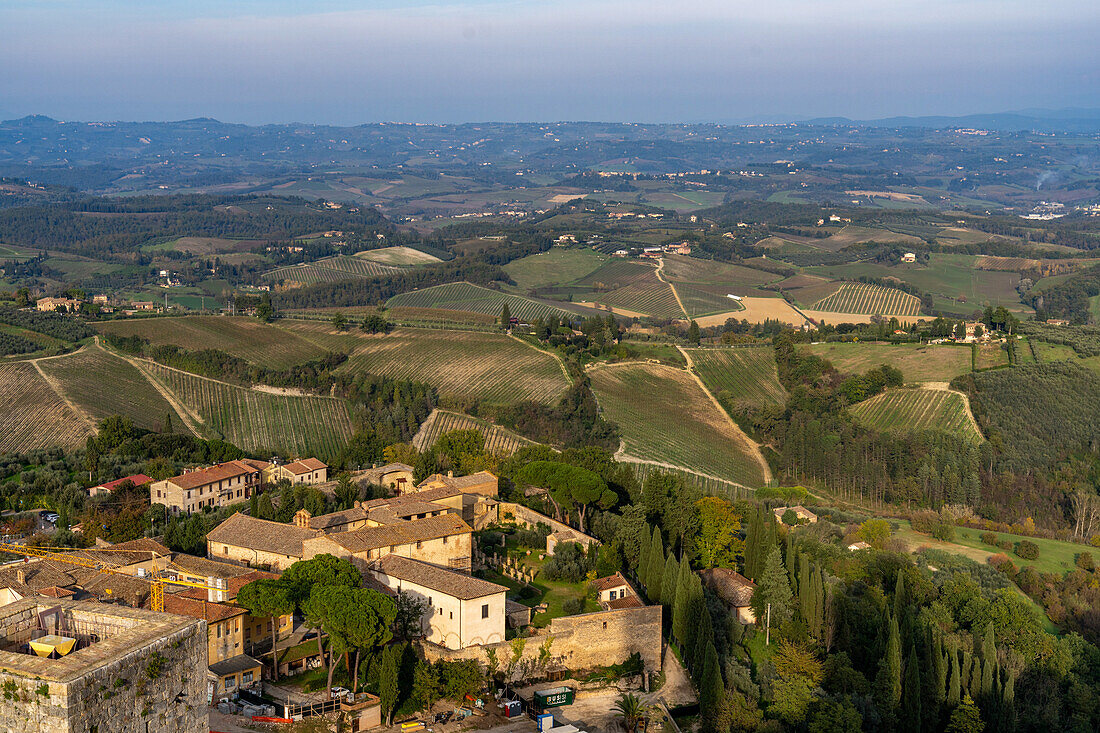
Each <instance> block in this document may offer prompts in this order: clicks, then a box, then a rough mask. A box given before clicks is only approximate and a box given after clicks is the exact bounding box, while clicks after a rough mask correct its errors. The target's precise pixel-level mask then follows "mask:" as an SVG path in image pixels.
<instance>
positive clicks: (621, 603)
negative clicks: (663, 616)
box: [607, 594, 645, 611]
mask: <svg viewBox="0 0 1100 733" xmlns="http://www.w3.org/2000/svg"><path fill="white" fill-rule="evenodd" d="M644 605H645V604H644V603H642V600H641V599H640V598H638V596H636V595H634V594H631V595H629V596H623V597H622V598H616V599H615V600H613V601H608V602H607V608H608V610H611V611H614V610H616V609H619V608H641V607H642V606H644Z"/></svg>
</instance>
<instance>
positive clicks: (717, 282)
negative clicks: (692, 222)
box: [661, 255, 782, 298]
mask: <svg viewBox="0 0 1100 733" xmlns="http://www.w3.org/2000/svg"><path fill="white" fill-rule="evenodd" d="M661 274H662V275H663V276H664V278H665V279H666V280H669V281H671V282H673V283H675V284H676V285H677V289H679V286H680V285H681V284H682V285H686V286H689V287H692V288H695V289H698V290H702V291H706V292H710V293H713V294H714V295H717V296H720V297H722V298H725V296H726V294H727V293H732V294H734V295H740V296H745V295H769V293H768V291H766V290H760V289H759V288H760V286H762V285H767V284H769V283H774V282H777V281H779V280H781V279H782V276H781V275H776V274H774V273H771V272H765V271H764V270H757V269H754V268H751V267H744V266H742V265H734V264H730V263H727V262H716V261H714V260H703V259H699V258H698V257H685V256H683V255H667V256H665V258H664V267H663V268H662V270H661ZM680 297H683V295H681V296H680Z"/></svg>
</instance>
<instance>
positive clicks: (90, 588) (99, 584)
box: [70, 568, 153, 608]
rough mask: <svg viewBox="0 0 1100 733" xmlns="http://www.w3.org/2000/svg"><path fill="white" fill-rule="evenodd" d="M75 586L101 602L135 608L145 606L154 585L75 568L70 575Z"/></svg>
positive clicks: (94, 570)
mask: <svg viewBox="0 0 1100 733" xmlns="http://www.w3.org/2000/svg"><path fill="white" fill-rule="evenodd" d="M70 574H71V575H72V576H73V580H74V581H75V585H76V586H77V587H79V588H80V590H83V591H84V592H85V593H88V594H89V595H93V596H95V597H96V598H97V599H99V600H101V601H106V600H115V601H122V602H123V603H126V604H128V605H130V606H133V607H135V608H138V607H141V606H143V605H145V603H146V601H148V599H149V595H150V594H151V593H152V588H153V586H152V583H150V582H149V581H147V580H141V579H139V578H132V577H130V576H129V575H121V574H119V573H104V572H101V571H99V570H96V569H94V568H74V569H73V570H72V572H71V573H70Z"/></svg>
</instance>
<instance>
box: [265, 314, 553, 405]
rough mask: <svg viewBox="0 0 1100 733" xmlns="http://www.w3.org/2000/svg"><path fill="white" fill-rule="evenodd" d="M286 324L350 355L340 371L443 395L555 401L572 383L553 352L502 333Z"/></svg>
mask: <svg viewBox="0 0 1100 733" xmlns="http://www.w3.org/2000/svg"><path fill="white" fill-rule="evenodd" d="M283 328H286V329H287V330H289V331H291V332H292V333H294V334H296V335H300V336H301V337H303V338H306V339H309V340H311V341H313V342H315V343H317V344H319V345H322V346H324V348H326V349H329V350H341V351H343V352H345V353H348V354H350V355H351V358H350V359H348V361H347V362H346V363H344V364H343V365H341V366H340V368H339V370H338V371H339V372H341V373H352V374H357V373H368V374H378V375H381V376H386V377H394V378H397V379H411V380H413V381H417V382H427V383H428V384H431V385H434V386H435V387H436V388H437V389H438V390H439V392H440V394H441V395H442V396H451V397H474V398H477V399H483V400H487V401H488V402H492V403H493V404H511V403H515V402H520V401H522V400H535V401H537V402H543V403H551V402H554V401H555V400H556V399H557V398H558V397H560V396H561V394H562V393H563V392H565V390H566V388H567V387H568V382H567V381H566V378H565V374H564V373H563V372H562V367H561V365H560V364H559V362H558V361H557V359H555V358H554V357H553V356H551V355H550V354H548V353H547V352H545V351H541V350H539V349H536V348H535V347H533V346H530V345H528V344H526V343H524V342H522V341H520V340H519V339H515V338H512V337H510V336H507V335H505V334H503V333H493V332H478V331H439V330H429V329H421V328H399V329H396V330H395V331H393V332H392V333H389V334H385V335H374V336H372V335H365V334H362V333H358V332H354V331H351V332H344V333H337V332H335V331H334V330H333V329H332V327H331V326H330V325H329V324H327V323H323V322H318V321H284V324H283Z"/></svg>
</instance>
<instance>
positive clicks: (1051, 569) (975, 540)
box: [955, 527, 1095, 574]
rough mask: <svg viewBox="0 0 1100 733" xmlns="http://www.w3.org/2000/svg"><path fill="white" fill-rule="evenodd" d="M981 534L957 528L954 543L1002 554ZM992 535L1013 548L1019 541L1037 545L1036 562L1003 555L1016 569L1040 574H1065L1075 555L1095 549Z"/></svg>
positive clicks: (1068, 543) (1059, 541) (1042, 540)
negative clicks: (1024, 568)
mask: <svg viewBox="0 0 1100 733" xmlns="http://www.w3.org/2000/svg"><path fill="white" fill-rule="evenodd" d="M982 532H983V530H980V529H971V528H969V527H958V528H957V529H956V531H955V542H956V543H957V544H960V545H963V546H965V547H971V548H975V549H980V550H986V551H989V552H1003V550H1000V549H999V548H997V547H994V546H992V545H986V544H984V543H983V542H982V541H981V539H980V536H981V534H982ZM994 534H995V535H997V539H999V540H1000V539H1006V540H1008V541H1009V542H1011V543H1012V544H1013V545H1014V546H1015V544H1016V543H1017V542H1019V541H1020V540H1030V541H1031V542H1034V543H1035V544H1036V545H1038V546H1039V559H1038V560H1025V559H1023V558H1022V557H1019V556H1018V555H1017V554H1016V553H1015V552H1006V553H1005V554H1006V555H1008V557H1009V558H1010V559H1011V560H1012V562H1014V563H1015V564H1016V565H1017V566H1018V567H1024V566H1031V567H1033V568H1035V569H1036V570H1038V571H1039V572H1041V573H1062V574H1064V573H1067V572H1069V571H1070V570H1072V569H1074V568H1075V567H1076V560H1077V555H1079V554H1080V553H1082V552H1088V551H1089V550H1090V549H1091V550H1093V551H1095V548H1089V547H1087V546H1085V545H1079V544H1076V543H1074V542H1062V541H1061V540H1048V539H1045V538H1043V537H1025V536H1023V535H1015V534H1008V533H1006V532H994Z"/></svg>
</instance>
